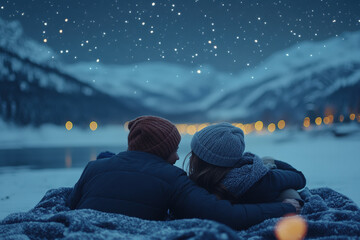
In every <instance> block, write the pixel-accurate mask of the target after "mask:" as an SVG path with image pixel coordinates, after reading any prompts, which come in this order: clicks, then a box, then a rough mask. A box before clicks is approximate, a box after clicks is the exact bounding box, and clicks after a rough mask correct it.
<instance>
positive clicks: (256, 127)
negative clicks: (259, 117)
mask: <svg viewBox="0 0 360 240" xmlns="http://www.w3.org/2000/svg"><path fill="white" fill-rule="evenodd" d="M263 127H264V124H263V122H262V121H257V122H256V123H255V129H256V131H261V130H262V129H263Z"/></svg>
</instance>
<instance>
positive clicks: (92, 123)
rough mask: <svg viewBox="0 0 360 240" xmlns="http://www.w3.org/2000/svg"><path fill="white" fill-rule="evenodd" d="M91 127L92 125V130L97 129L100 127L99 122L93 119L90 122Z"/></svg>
mask: <svg viewBox="0 0 360 240" xmlns="http://www.w3.org/2000/svg"><path fill="white" fill-rule="evenodd" d="M89 127H90V129H91V131H95V130H96V129H97V127H98V124H97V122H95V121H92V122H91V123H90V124H89Z"/></svg>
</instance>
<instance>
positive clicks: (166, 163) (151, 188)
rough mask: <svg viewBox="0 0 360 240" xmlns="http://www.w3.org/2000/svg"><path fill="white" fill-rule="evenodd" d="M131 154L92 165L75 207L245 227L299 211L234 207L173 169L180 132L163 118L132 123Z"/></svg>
mask: <svg viewBox="0 0 360 240" xmlns="http://www.w3.org/2000/svg"><path fill="white" fill-rule="evenodd" d="M129 130H130V132H129V135H128V151H125V152H121V153H119V154H117V155H114V156H112V157H110V158H105V159H99V160H96V161H93V162H89V163H88V165H87V166H86V168H85V169H84V171H83V173H82V175H81V177H80V179H79V181H78V182H77V183H76V185H75V187H74V189H73V191H72V193H71V194H70V196H69V199H68V204H69V206H70V208H71V209H82V208H90V209H95V210H99V211H104V212H112V213H120V214H125V215H128V216H133V217H139V218H143V219H149V220H163V219H165V217H166V216H167V211H168V209H170V211H171V212H172V213H173V214H174V216H175V217H176V218H202V219H211V220H215V221H218V222H221V223H224V224H227V225H229V226H230V227H232V228H234V229H244V228H247V227H249V226H251V225H254V224H257V223H260V222H262V221H264V220H265V219H267V218H273V217H281V216H283V215H285V214H288V213H295V212H296V209H295V207H298V206H297V205H296V204H298V203H297V201H292V200H287V202H288V203H267V204H242V205H231V203H230V202H228V201H225V200H218V199H217V198H216V197H215V196H214V195H211V194H210V193H208V192H207V191H206V190H205V189H202V188H200V187H198V186H196V185H195V184H194V183H193V182H192V181H191V180H190V179H189V178H188V177H187V175H186V172H184V171H183V170H181V169H180V168H178V167H175V166H173V164H174V163H175V162H176V160H178V159H179V157H178V155H177V149H178V145H179V143H180V139H181V137H180V134H179V132H178V130H177V129H176V127H175V126H174V125H173V124H172V123H171V122H169V121H168V120H165V119H163V118H159V117H154V116H143V117H139V118H137V119H135V120H133V121H131V122H130V123H129Z"/></svg>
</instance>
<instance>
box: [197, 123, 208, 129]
mask: <svg viewBox="0 0 360 240" xmlns="http://www.w3.org/2000/svg"><path fill="white" fill-rule="evenodd" d="M207 126H209V124H208V123H203V124H200V125H199V127H198V129H197V130H198V131H201V130H202V129H204V128H206V127H207Z"/></svg>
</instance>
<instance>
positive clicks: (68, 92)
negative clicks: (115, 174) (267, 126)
mask: <svg viewBox="0 0 360 240" xmlns="http://www.w3.org/2000/svg"><path fill="white" fill-rule="evenodd" d="M0 34H1V40H0V117H1V118H3V119H4V120H5V121H8V122H15V123H17V124H20V125H26V124H34V125H40V124H43V123H55V124H64V123H65V122H66V121H68V120H71V121H73V122H74V124H78V125H85V124H86V125H87V124H88V123H89V122H90V121H92V120H98V121H102V122H105V123H110V122H111V123H115V122H120V121H125V120H126V119H127V118H126V117H125V116H128V115H131V116H135V115H134V113H132V111H131V110H129V109H128V108H126V107H124V106H123V104H121V102H120V101H119V100H118V99H114V98H112V97H111V96H109V95H107V94H104V93H102V92H100V91H99V90H97V89H96V88H94V87H92V86H90V85H88V84H86V83H83V82H81V81H79V80H77V79H76V78H74V77H72V76H70V75H69V74H66V73H63V72H61V71H60V70H59V69H58V68H56V67H55V66H51V65H49V64H47V62H50V61H49V60H50V54H53V53H52V51H51V50H50V49H48V48H46V47H44V46H42V45H40V44H38V43H36V42H35V41H32V40H29V39H27V38H26V36H24V35H23V33H22V30H21V26H20V25H19V24H18V23H17V22H5V21H2V20H0ZM55 64H56V63H55ZM53 65H54V64H53ZM115 119H116V121H115Z"/></svg>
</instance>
